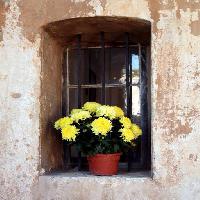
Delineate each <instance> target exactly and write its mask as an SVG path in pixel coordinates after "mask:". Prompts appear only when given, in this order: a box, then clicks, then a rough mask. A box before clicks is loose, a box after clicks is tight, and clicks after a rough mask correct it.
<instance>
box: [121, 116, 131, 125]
mask: <svg viewBox="0 0 200 200" xmlns="http://www.w3.org/2000/svg"><path fill="white" fill-rule="evenodd" d="M119 121H120V123H121V124H122V126H123V127H124V128H131V125H132V124H131V120H130V119H129V118H128V117H122V118H121V119H120V120H119Z"/></svg>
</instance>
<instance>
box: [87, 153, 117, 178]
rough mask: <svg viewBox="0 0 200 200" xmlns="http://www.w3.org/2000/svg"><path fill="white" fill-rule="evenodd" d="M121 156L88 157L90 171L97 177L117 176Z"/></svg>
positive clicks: (99, 155)
mask: <svg viewBox="0 0 200 200" xmlns="http://www.w3.org/2000/svg"><path fill="white" fill-rule="evenodd" d="M120 156H121V153H113V154H96V155H94V156H88V157H87V159H88V163H89V170H90V172H91V173H92V174H95V175H107V176H109V175H115V174H117V172H118V163H119V159H120Z"/></svg>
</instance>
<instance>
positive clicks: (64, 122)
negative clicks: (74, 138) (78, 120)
mask: <svg viewBox="0 0 200 200" xmlns="http://www.w3.org/2000/svg"><path fill="white" fill-rule="evenodd" d="M72 123H73V120H72V119H71V118H70V117H63V118H60V119H59V120H57V121H56V122H55V124H54V127H55V128H56V129H57V130H58V129H62V128H64V127H65V126H66V125H70V124H72Z"/></svg>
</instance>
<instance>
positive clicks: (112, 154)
mask: <svg viewBox="0 0 200 200" xmlns="http://www.w3.org/2000/svg"><path fill="white" fill-rule="evenodd" d="M121 155H122V153H97V154H95V155H92V156H87V157H88V158H91V157H94V156H96V157H105V156H121Z"/></svg>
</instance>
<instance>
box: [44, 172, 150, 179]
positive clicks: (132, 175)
mask: <svg viewBox="0 0 200 200" xmlns="http://www.w3.org/2000/svg"><path fill="white" fill-rule="evenodd" d="M40 177H45V178H47V179H48V178H53V179H54V178H55V179H57V178H58V179H60V178H64V179H68V178H69V179H78V180H80V179H94V180H111V181H112V180H136V179H137V180H147V179H148V180H152V175H151V172H150V171H140V172H129V173H128V172H126V173H119V174H117V175H113V176H95V175H92V174H91V173H90V172H86V171H85V172H84V171H81V172H77V171H76V172H75V171H69V172H52V173H48V174H44V175H41V176H40Z"/></svg>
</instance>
